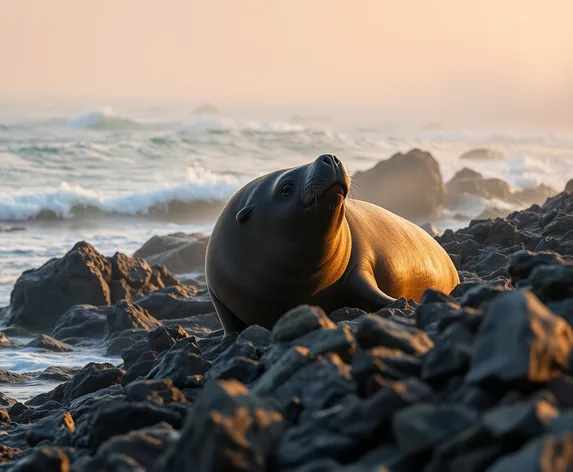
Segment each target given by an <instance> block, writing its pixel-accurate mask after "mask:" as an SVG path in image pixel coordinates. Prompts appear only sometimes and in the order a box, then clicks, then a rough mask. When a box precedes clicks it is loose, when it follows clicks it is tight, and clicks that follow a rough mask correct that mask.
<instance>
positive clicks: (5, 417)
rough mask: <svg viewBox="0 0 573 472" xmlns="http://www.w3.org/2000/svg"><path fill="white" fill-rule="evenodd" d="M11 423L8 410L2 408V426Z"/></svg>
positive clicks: (0, 416)
mask: <svg viewBox="0 0 573 472" xmlns="http://www.w3.org/2000/svg"><path fill="white" fill-rule="evenodd" d="M6 423H10V415H9V414H8V411H7V410H6V408H3V407H0V424H6Z"/></svg>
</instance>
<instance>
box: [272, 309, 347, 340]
mask: <svg viewBox="0 0 573 472" xmlns="http://www.w3.org/2000/svg"><path fill="white" fill-rule="evenodd" d="M335 327H336V325H335V324H334V323H333V322H332V321H330V319H329V318H328V316H326V314H325V313H324V311H323V310H322V309H321V308H319V307H316V306H309V305H300V306H298V307H296V308H293V309H291V310H289V311H287V312H286V313H285V314H284V315H283V316H281V318H279V320H278V321H277V322H276V324H275V325H274V327H273V330H272V340H273V342H277V341H278V342H288V341H292V340H293V339H296V338H300V337H301V336H303V335H305V334H307V333H309V332H311V331H314V330H316V329H320V328H330V329H334V328H335Z"/></svg>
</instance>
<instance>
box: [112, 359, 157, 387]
mask: <svg viewBox="0 0 573 472" xmlns="http://www.w3.org/2000/svg"><path fill="white" fill-rule="evenodd" d="M158 363H159V356H158V355H157V353H156V352H155V351H147V352H144V353H143V354H141V356H140V357H139V358H138V360H137V361H136V362H135V363H134V364H133V365H131V366H130V367H129V368H128V369H127V371H126V372H125V374H124V375H123V377H122V378H121V385H123V386H124V387H125V386H126V385H128V384H129V383H130V382H133V381H134V380H137V379H139V378H145V377H146V376H147V375H148V374H149V372H150V371H151V370H152V369H153V368H154V367H155V366H156V365H157V364H158Z"/></svg>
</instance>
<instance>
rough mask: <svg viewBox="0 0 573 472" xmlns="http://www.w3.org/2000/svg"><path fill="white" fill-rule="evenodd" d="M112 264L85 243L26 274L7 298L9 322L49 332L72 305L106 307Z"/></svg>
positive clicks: (108, 298) (78, 244) (108, 302)
mask: <svg viewBox="0 0 573 472" xmlns="http://www.w3.org/2000/svg"><path fill="white" fill-rule="evenodd" d="M109 280H111V264H110V263H109V261H108V260H107V259H106V258H105V257H103V256H102V255H101V254H99V253H98V252H97V251H96V250H95V249H94V248H93V246H91V245H90V244H88V243H86V242H80V243H77V244H76V245H75V246H74V247H73V248H72V249H71V250H70V251H69V252H68V253H67V254H66V255H65V256H64V257H62V258H60V259H57V258H56V259H51V260H50V261H48V262H47V263H46V264H44V265H43V266H41V267H40V268H38V269H31V270H27V271H25V272H24V273H23V274H22V275H21V276H20V278H19V279H18V280H17V281H16V284H15V285H14V290H13V291H12V294H11V296H10V310H9V322H10V323H16V324H18V325H21V326H24V327H28V328H31V329H38V330H42V329H43V330H50V329H51V328H52V327H53V326H54V325H55V324H56V322H57V321H58V319H59V318H60V316H61V315H62V314H63V313H65V312H66V311H67V310H68V309H69V308H71V307H72V306H74V305H80V304H89V305H95V306H100V305H109V304H110V302H111V299H110V293H109V286H108V281H109Z"/></svg>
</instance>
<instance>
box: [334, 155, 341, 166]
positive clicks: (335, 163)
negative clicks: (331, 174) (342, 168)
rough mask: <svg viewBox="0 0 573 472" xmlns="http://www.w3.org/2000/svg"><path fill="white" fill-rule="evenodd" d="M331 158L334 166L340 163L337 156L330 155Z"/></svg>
mask: <svg viewBox="0 0 573 472" xmlns="http://www.w3.org/2000/svg"><path fill="white" fill-rule="evenodd" d="M332 160H333V161H334V165H335V166H339V165H340V161H339V160H338V157H336V156H332Z"/></svg>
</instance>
